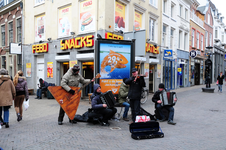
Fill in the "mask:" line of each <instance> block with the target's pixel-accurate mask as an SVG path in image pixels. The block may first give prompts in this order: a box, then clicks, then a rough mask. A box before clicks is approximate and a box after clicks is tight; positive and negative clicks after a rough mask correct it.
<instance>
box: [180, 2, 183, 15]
mask: <svg viewBox="0 0 226 150" xmlns="http://www.w3.org/2000/svg"><path fill="white" fill-rule="evenodd" d="M179 7H180V8H179V13H180V14H179V15H180V17H182V16H183V13H182V10H183V6H182V5H181V4H179Z"/></svg>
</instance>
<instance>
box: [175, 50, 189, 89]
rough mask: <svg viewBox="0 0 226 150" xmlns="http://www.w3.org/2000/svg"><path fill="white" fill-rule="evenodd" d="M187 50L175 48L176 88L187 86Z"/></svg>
mask: <svg viewBox="0 0 226 150" xmlns="http://www.w3.org/2000/svg"><path fill="white" fill-rule="evenodd" d="M188 72H189V52H186V51H182V50H177V88H181V87H188V86H189V79H188Z"/></svg>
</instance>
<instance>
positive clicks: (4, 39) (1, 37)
mask: <svg viewBox="0 0 226 150" xmlns="http://www.w3.org/2000/svg"><path fill="white" fill-rule="evenodd" d="M3 26H4V32H2V29H3ZM2 33H4V38H3V34H2ZM5 33H6V32H5V24H2V25H1V46H5ZM3 40H4V42H3ZM3 43H4V44H3Z"/></svg>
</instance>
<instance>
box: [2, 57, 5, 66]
mask: <svg viewBox="0 0 226 150" xmlns="http://www.w3.org/2000/svg"><path fill="white" fill-rule="evenodd" d="M2 68H6V56H2Z"/></svg>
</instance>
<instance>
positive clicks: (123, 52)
mask: <svg viewBox="0 0 226 150" xmlns="http://www.w3.org/2000/svg"><path fill="white" fill-rule="evenodd" d="M130 65H131V45H123V44H110V43H101V44H100V64H99V68H100V70H99V72H100V74H101V78H100V86H101V91H102V92H103V93H104V92H106V91H108V90H111V91H112V93H113V94H118V90H119V88H120V85H121V83H122V79H123V78H129V77H130V68H131V66H130Z"/></svg>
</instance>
